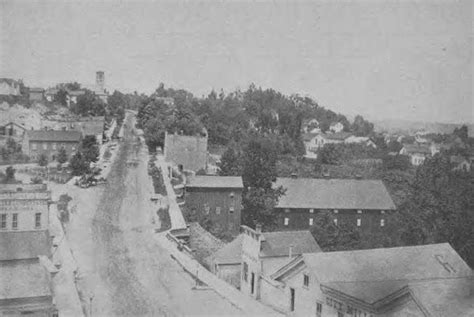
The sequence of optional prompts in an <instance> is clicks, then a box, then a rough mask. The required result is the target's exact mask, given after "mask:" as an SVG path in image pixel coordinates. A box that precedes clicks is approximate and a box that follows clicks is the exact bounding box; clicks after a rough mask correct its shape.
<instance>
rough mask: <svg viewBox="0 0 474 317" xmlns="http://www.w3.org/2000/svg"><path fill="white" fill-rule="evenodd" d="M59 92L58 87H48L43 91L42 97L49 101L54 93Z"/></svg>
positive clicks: (52, 98)
mask: <svg viewBox="0 0 474 317" xmlns="http://www.w3.org/2000/svg"><path fill="white" fill-rule="evenodd" d="M58 92H59V89H57V88H48V89H46V91H45V92H44V97H45V98H46V100H47V101H49V102H51V101H53V100H54V98H55V96H56V94H57V93H58Z"/></svg>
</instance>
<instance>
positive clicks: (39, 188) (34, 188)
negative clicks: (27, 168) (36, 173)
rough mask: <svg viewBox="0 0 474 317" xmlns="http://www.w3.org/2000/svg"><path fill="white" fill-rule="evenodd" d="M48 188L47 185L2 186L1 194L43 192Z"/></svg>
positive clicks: (0, 186)
mask: <svg viewBox="0 0 474 317" xmlns="http://www.w3.org/2000/svg"><path fill="white" fill-rule="evenodd" d="M47 189H48V187H47V186H46V184H0V192H2V193H11V192H43V191H46V190H47Z"/></svg>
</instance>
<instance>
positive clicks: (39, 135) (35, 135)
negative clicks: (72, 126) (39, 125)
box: [25, 130, 82, 142]
mask: <svg viewBox="0 0 474 317" xmlns="http://www.w3.org/2000/svg"><path fill="white" fill-rule="evenodd" d="M25 133H26V135H27V136H28V140H29V141H50V142H79V141H80V140H81V137H82V135H81V132H79V131H54V130H26V132H25Z"/></svg>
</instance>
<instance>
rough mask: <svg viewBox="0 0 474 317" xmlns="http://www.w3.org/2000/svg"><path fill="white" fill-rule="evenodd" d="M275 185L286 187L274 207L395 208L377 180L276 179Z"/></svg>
mask: <svg viewBox="0 0 474 317" xmlns="http://www.w3.org/2000/svg"><path fill="white" fill-rule="evenodd" d="M275 185H276V186H283V188H286V192H285V194H284V195H283V196H281V197H280V199H279V200H278V204H277V208H314V209H360V210H364V209H376V210H393V209H396V207H395V204H394V203H393V201H392V198H391V197H390V194H389V193H388V191H387V189H386V188H385V185H384V183H383V182H382V181H381V180H366V179H321V178H296V179H295V178H278V179H277V180H276V183H275Z"/></svg>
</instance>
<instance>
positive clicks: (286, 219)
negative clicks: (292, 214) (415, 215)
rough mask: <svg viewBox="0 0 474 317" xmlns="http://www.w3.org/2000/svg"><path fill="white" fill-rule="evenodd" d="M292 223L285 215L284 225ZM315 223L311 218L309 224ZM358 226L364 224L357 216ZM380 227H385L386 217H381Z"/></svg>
mask: <svg viewBox="0 0 474 317" xmlns="http://www.w3.org/2000/svg"><path fill="white" fill-rule="evenodd" d="M333 221H334V224H335V225H337V218H334V220H333ZM289 224H290V218H287V217H285V218H284V219H283V225H285V226H288V225H289ZM313 224H314V220H313V218H309V225H310V226H312V225H313ZM356 224H357V227H360V226H362V219H361V218H357V220H356ZM380 227H385V219H380Z"/></svg>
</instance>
